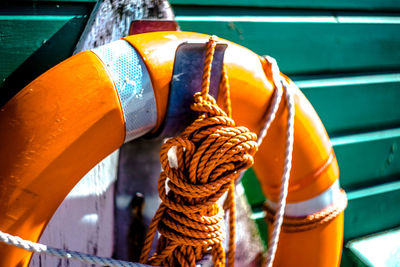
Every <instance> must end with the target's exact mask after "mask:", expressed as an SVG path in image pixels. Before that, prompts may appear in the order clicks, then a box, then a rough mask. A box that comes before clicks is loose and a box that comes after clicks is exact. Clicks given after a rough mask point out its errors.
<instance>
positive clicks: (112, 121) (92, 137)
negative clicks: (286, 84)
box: [0, 32, 343, 266]
mask: <svg viewBox="0 0 400 267" xmlns="http://www.w3.org/2000/svg"><path fill="white" fill-rule="evenodd" d="M208 38H209V36H208V35H203V34H197V33H188V32H153V33H145V34H138V35H134V36H130V37H126V38H125V39H126V40H127V41H128V42H130V43H131V44H132V45H133V46H134V47H135V48H136V50H137V51H138V52H139V54H140V55H141V56H142V58H143V59H144V62H145V64H146V67H147V69H148V71H149V74H150V78H151V80H152V85H153V88H154V93H155V97H156V103H157V114H158V118H157V127H159V126H160V125H161V124H162V122H163V120H164V117H165V113H166V110H167V105H168V94H169V86H170V82H171V78H172V71H173V62H174V57H175V50H176V48H177V47H178V46H179V44H181V43H182V42H186V41H190V42H203V43H205V42H207V41H208ZM222 41H223V42H226V43H228V48H227V50H226V52H225V59H224V63H225V65H226V68H227V73H228V76H229V83H230V87H231V100H232V110H233V118H234V119H235V121H236V123H237V125H244V126H247V127H248V128H249V129H250V130H252V131H253V132H255V133H258V132H259V131H260V129H261V127H262V123H263V121H264V117H265V114H266V112H267V109H268V107H269V103H270V100H271V97H272V94H273V91H274V88H273V85H272V83H271V82H270V80H271V79H270V77H269V76H270V74H269V73H268V71H269V69H268V66H267V64H266V62H265V61H264V60H263V59H262V58H260V57H259V56H258V55H256V54H254V53H253V52H251V51H250V50H248V49H246V48H244V47H241V46H239V45H236V44H233V43H231V42H228V41H225V40H222ZM268 78H269V79H268ZM294 98H295V111H296V116H295V124H294V125H295V126H294V127H295V129H294V133H295V136H294V151H293V168H292V171H291V178H290V179H291V181H290V185H289V195H288V202H289V203H294V202H298V201H303V200H307V199H310V198H312V197H315V196H317V195H319V194H320V193H322V192H324V191H325V190H326V189H327V188H329V187H330V186H331V185H332V184H333V183H334V181H335V180H336V179H337V178H338V175H339V173H338V167H337V163H336V159H335V156H334V153H333V150H332V147H331V144H330V141H329V138H328V136H327V134H326V131H325V129H324V127H323V125H322V123H321V121H320V120H319V118H318V116H317V114H316V113H315V111H314V109H313V108H312V107H311V105H310V103H309V102H308V101H307V100H306V98H305V97H304V96H303V94H302V93H301V92H300V91H299V90H297V91H295V95H294ZM221 99H222V97H219V102H221V101H222V100H221ZM219 104H221V103H219ZM286 117H287V109H286V103H285V101H284V100H283V101H282V103H281V106H280V108H279V110H278V114H277V118H276V119H275V121H274V122H273V123H272V125H271V128H270V130H269V132H268V135H267V137H266V139H265V140H264V142H263V144H262V145H261V147H260V150H259V152H258V153H257V155H256V160H255V165H254V168H255V171H256V173H257V176H258V178H259V179H260V183H261V186H262V189H263V192H264V193H265V194H266V196H267V197H268V198H269V199H271V200H276V199H277V197H278V194H279V186H280V179H281V174H282V171H283V161H284V151H285V140H286ZM0 125H1V127H2V131H1V132H0V147H1V150H0V214H4V216H0V230H2V231H4V232H8V233H11V234H15V235H19V236H21V237H23V238H26V239H29V240H32V241H36V240H38V238H39V236H40V234H41V232H42V231H43V229H44V227H45V225H46V224H47V222H48V220H50V218H51V216H52V214H53V213H54V211H55V210H56V208H57V207H58V206H59V204H60V203H61V201H62V200H63V198H64V197H65V196H66V195H67V193H68V192H69V191H70V190H71V189H72V187H73V186H74V185H75V184H76V183H77V182H78V181H79V179H80V178H81V177H82V176H83V175H84V174H85V173H86V172H87V171H88V170H89V169H90V168H91V167H93V166H94V165H95V164H96V163H98V162H99V161H100V160H101V159H102V158H104V157H105V156H107V155H108V154H110V153H111V152H112V151H113V150H115V149H117V148H118V147H119V146H120V145H121V144H122V143H123V141H124V137H125V136H124V135H125V128H124V119H123V115H122V111H121V108H120V103H119V100H118V96H117V93H116V90H115V88H114V84H113V82H112V81H111V79H110V77H109V75H108V73H107V72H106V71H105V70H104V68H103V65H102V63H101V62H100V60H98V59H97V57H96V56H95V55H94V54H93V53H91V52H83V53H81V54H78V55H76V56H74V57H72V58H70V59H68V60H67V61H65V62H63V63H61V64H59V65H57V66H56V67H54V68H53V69H51V70H50V71H48V72H46V73H45V74H43V75H42V76H40V77H39V78H37V79H36V80H35V81H33V82H32V83H31V84H29V85H28V86H26V87H25V88H24V89H23V90H22V91H21V92H20V93H19V94H18V95H16V96H15V97H14V98H13V99H12V100H10V102H8V103H7V104H6V106H4V107H3V108H1V110H0ZM157 127H156V129H155V130H157ZM3 129H5V130H3ZM342 235H343V217H342V215H341V216H340V217H338V218H336V219H335V220H334V221H332V222H331V223H329V224H327V225H325V226H323V227H319V228H316V229H314V230H311V231H306V232H302V233H295V234H286V233H284V234H282V236H281V241H280V244H279V247H278V255H277V258H276V262H277V263H278V264H277V265H276V266H293V265H292V263H293V262H292V261H294V263H296V264H295V266H337V265H338V263H339V260H340V252H341V244H342ZM328 254H329V255H328ZM289 255H290V256H289ZM318 255H322V256H321V257H320V256H318ZM326 255H328V256H326ZM315 257H317V258H319V259H320V260H315V261H314V260H313V259H314V258H315ZM29 258H30V253H28V252H25V251H23V250H20V249H17V248H13V247H9V246H6V245H0V266H16V265H18V264H20V265H21V266H25V265H26V264H27V263H28V262H29ZM314 263H315V264H317V263H318V264H319V265H318V264H317V265H313V264H314Z"/></svg>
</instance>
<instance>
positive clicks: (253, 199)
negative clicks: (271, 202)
mask: <svg viewBox="0 0 400 267" xmlns="http://www.w3.org/2000/svg"><path fill="white" fill-rule="evenodd" d="M241 183H242V185H243V188H244V192H245V194H246V198H247V201H248V202H249V204H250V206H261V205H262V203H264V201H265V197H264V195H263V192H262V191H261V186H260V183H259V182H258V180H257V176H256V174H255V173H254V170H253V168H250V169H248V170H247V171H246V172H245V173H244V175H243V177H242V180H241Z"/></svg>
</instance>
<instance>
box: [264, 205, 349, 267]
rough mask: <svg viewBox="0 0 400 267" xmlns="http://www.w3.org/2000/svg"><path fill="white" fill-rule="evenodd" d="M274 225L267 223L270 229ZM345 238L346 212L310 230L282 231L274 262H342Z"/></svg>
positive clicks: (313, 266) (302, 265)
mask: <svg viewBox="0 0 400 267" xmlns="http://www.w3.org/2000/svg"><path fill="white" fill-rule="evenodd" d="M272 228H273V227H272V225H270V224H268V229H270V230H271V229H272ZM270 235H271V232H270ZM342 239H343V213H342V214H340V215H339V216H338V217H336V218H335V219H334V220H332V221H331V222H329V223H327V224H324V225H322V226H318V227H317V228H314V229H311V230H308V231H304V232H297V233H286V232H281V234H280V237H279V245H278V249H277V251H276V256H275V261H274V266H282V267H286V266H296V267H333V266H335V267H336V266H339V265H340V259H341V255H342Z"/></svg>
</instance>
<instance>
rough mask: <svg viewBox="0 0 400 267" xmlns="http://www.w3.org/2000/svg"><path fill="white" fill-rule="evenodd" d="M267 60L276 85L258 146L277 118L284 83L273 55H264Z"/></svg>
mask: <svg viewBox="0 0 400 267" xmlns="http://www.w3.org/2000/svg"><path fill="white" fill-rule="evenodd" d="M264 58H265V60H266V61H268V63H269V64H270V65H271V72H272V82H273V83H274V85H275V93H274V96H273V99H272V101H271V106H270V109H269V112H268V115H267V118H266V120H265V122H264V126H263V128H262V129H261V131H260V133H259V134H258V139H257V144H258V146H260V145H261V143H262V141H263V140H264V137H265V136H266V135H267V131H268V129H269V127H270V126H271V123H272V121H273V120H274V119H275V115H276V112H277V111H278V108H279V104H280V102H281V99H282V91H283V90H282V83H281V79H282V78H281V74H280V72H279V67H278V64H277V63H276V60H275V59H274V58H273V57H270V56H264Z"/></svg>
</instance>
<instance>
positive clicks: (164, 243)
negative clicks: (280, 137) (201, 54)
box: [140, 37, 257, 266]
mask: <svg viewBox="0 0 400 267" xmlns="http://www.w3.org/2000/svg"><path fill="white" fill-rule="evenodd" d="M215 42H216V37H211V38H210V40H209V42H208V44H207V51H206V58H205V62H204V69H203V81H202V88H201V92H199V93H196V94H194V103H193V104H192V105H191V108H192V110H194V111H197V112H198V114H199V117H198V119H197V120H195V121H194V122H193V123H192V124H191V125H189V126H188V127H187V128H186V129H185V130H184V131H183V132H182V134H181V135H180V136H178V137H175V138H172V139H169V140H168V141H167V142H166V143H165V144H163V146H162V148H161V152H160V161H161V165H162V168H163V171H162V172H161V174H160V178H159V180H158V190H159V196H160V198H161V201H162V203H161V204H160V207H159V209H158V210H157V212H156V215H155V216H154V218H153V220H152V222H151V224H150V227H149V231H148V233H147V236H146V240H145V244H144V247H143V251H142V255H141V259H140V261H141V262H143V263H144V262H147V263H149V264H152V265H165V266H195V265H196V261H198V260H200V259H201V258H203V256H204V254H205V253H210V254H211V256H212V260H213V263H214V265H215V266H225V251H224V248H223V246H222V241H223V239H224V238H225V229H224V226H225V225H224V209H223V208H222V207H221V206H220V205H219V204H218V203H217V201H218V200H219V199H220V198H221V197H222V196H223V195H224V194H225V193H226V192H227V199H226V201H225V203H224V208H225V211H227V212H228V213H229V243H228V247H229V248H228V255H227V264H228V265H229V266H233V264H234V259H235V254H234V245H235V199H234V187H235V181H236V180H237V178H238V176H239V174H240V171H241V170H243V169H246V168H248V167H250V166H251V165H252V164H253V155H254V154H255V152H256V151H257V143H256V139H257V136H256V135H255V134H253V133H251V132H249V130H248V129H247V128H245V127H236V126H235V122H234V121H233V120H232V119H231V118H230V115H231V108H230V100H229V99H227V98H229V86H228V79H227V75H226V69H225V68H223V71H222V79H221V80H222V84H221V85H220V88H221V89H222V93H223V94H224V96H225V102H224V106H225V107H224V108H225V110H226V111H227V113H226V112H224V111H223V110H222V109H221V108H219V107H218V106H217V104H216V101H215V99H214V98H212V97H211V96H210V95H209V94H208V90H209V84H210V73H211V63H212V58H213V55H214V51H215V45H216V44H215ZM167 188H168V190H167ZM157 230H158V232H159V233H160V234H161V236H160V238H159V239H158V243H157V250H156V252H155V253H154V254H153V255H152V256H151V257H150V258H149V259H148V257H149V252H150V247H151V244H152V242H153V239H154V236H155V233H156V231H157Z"/></svg>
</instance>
